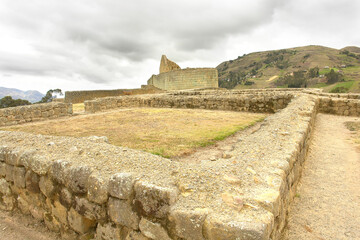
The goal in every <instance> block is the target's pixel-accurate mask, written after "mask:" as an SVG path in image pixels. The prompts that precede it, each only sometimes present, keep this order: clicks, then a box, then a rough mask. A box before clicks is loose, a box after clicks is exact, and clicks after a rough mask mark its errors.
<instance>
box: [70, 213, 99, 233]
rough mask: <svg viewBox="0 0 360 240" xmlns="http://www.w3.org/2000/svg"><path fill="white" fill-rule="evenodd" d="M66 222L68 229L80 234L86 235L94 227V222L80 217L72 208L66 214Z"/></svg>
mask: <svg viewBox="0 0 360 240" xmlns="http://www.w3.org/2000/svg"><path fill="white" fill-rule="evenodd" d="M68 221H69V225H70V227H71V228H72V229H74V230H75V231H76V232H78V233H80V234H84V233H87V232H88V231H90V230H91V229H92V228H93V227H95V226H96V221H95V220H91V219H89V218H86V217H84V216H82V215H80V214H79V213H78V212H76V211H75V210H74V209H73V208H70V211H69V212H68Z"/></svg>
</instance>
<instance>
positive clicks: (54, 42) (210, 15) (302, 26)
mask: <svg viewBox="0 0 360 240" xmlns="http://www.w3.org/2000/svg"><path fill="white" fill-rule="evenodd" d="M359 26H360V1H359V0H248V1H244V0H221V1H218V0H216V1H215V0H213V1H211V0H206V1H205V0H182V1H173V0H166V1H165V0H151V1H150V0H132V1H124V0H31V1H28V0H0V86H2V87H15V88H19V89H22V90H30V89H34V90H39V91H41V92H43V93H45V92H46V91H47V90H49V89H53V88H61V89H62V90H63V91H67V90H81V89H84V90H85V89H116V88H139V87H140V85H141V84H146V81H147V80H148V79H149V78H150V76H151V75H152V74H158V72H159V64H160V58H161V55H162V54H166V55H167V57H168V58H169V59H170V60H173V61H175V62H176V63H177V64H178V65H179V66H180V67H182V68H186V67H216V66H217V65H218V64H220V63H221V62H223V61H225V60H230V59H234V58H237V56H240V55H243V54H244V53H251V52H254V51H264V50H273V49H281V48H289V47H297V46H305V45H323V46H328V47H333V48H337V49H340V48H343V47H345V46H351V45H353V46H359V47H360V32H359Z"/></svg>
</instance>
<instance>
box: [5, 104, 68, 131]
mask: <svg viewBox="0 0 360 240" xmlns="http://www.w3.org/2000/svg"><path fill="white" fill-rule="evenodd" d="M71 114H72V104H70V103H43V104H33V105H28V106H19V107H11V108H4V109H0V126H10V125H16V124H21V123H26V122H35V121H40V120H46V119H53V118H58V117H63V116H68V115H71Z"/></svg>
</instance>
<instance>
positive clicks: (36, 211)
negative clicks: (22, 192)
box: [29, 205, 45, 221]
mask: <svg viewBox="0 0 360 240" xmlns="http://www.w3.org/2000/svg"><path fill="white" fill-rule="evenodd" d="M29 211H30V214H31V216H33V217H34V218H35V219H37V220H39V221H42V220H44V214H45V210H44V209H43V208H41V207H37V206H34V205H29Z"/></svg>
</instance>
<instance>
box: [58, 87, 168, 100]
mask: <svg viewBox="0 0 360 240" xmlns="http://www.w3.org/2000/svg"><path fill="white" fill-rule="evenodd" d="M158 92H162V91H161V90H159V89H156V88H154V87H151V86H146V87H143V88H139V89H115V90H91V91H67V92H65V102H67V103H83V102H84V101H86V100H92V99H95V98H103V97H111V96H122V95H137V94H150V93H158Z"/></svg>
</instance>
